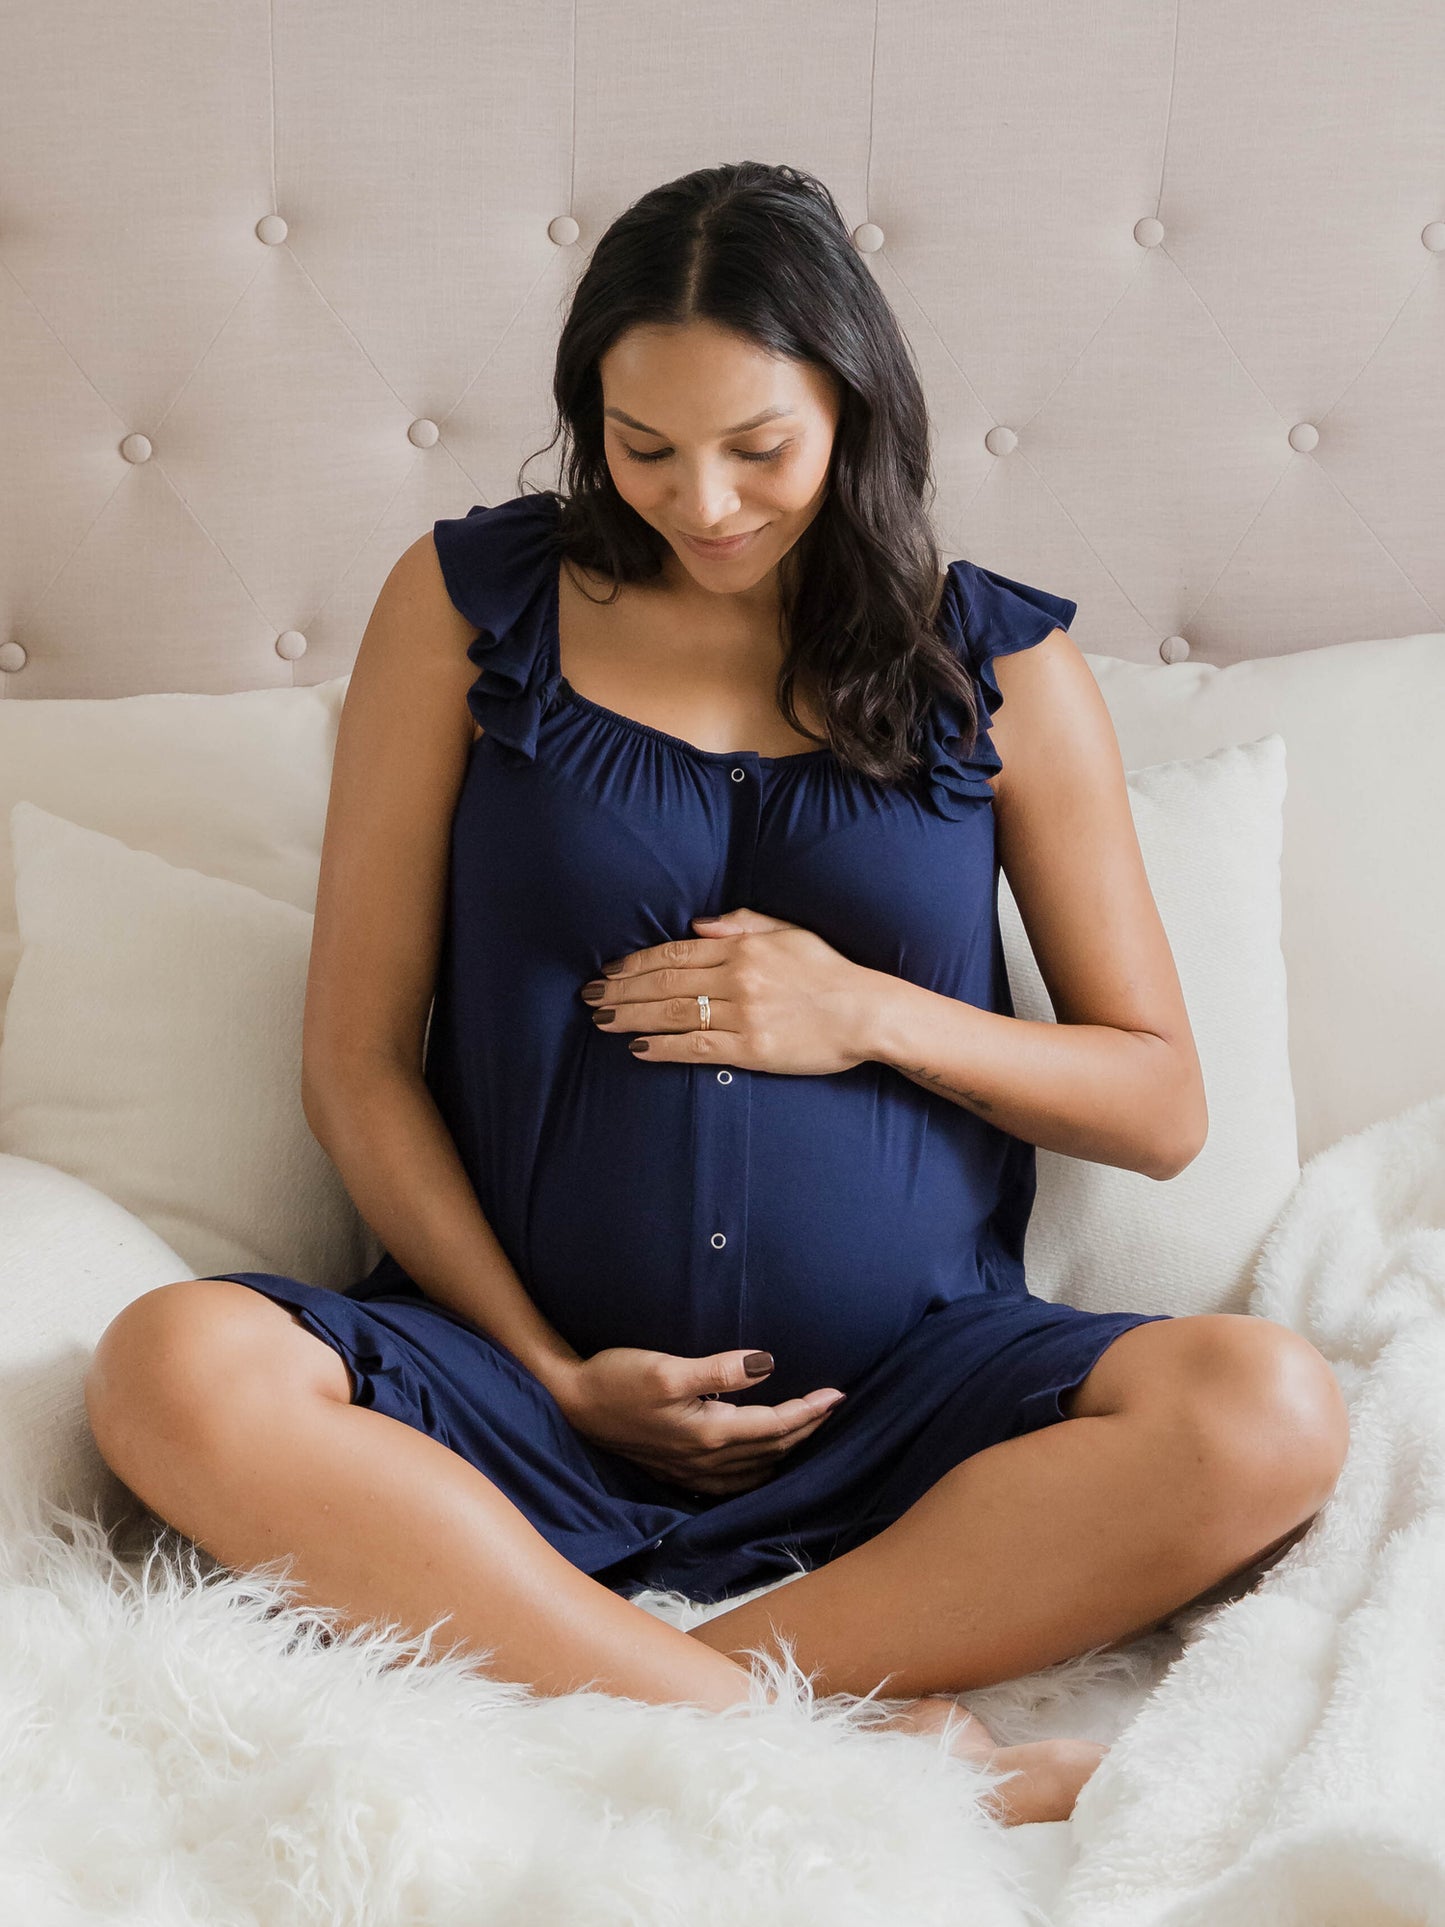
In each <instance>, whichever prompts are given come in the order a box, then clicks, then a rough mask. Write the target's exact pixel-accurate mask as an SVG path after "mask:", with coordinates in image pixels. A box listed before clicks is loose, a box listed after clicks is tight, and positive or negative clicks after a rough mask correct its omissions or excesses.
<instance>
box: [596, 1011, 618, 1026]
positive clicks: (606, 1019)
mask: <svg viewBox="0 0 1445 1927" xmlns="http://www.w3.org/2000/svg"><path fill="white" fill-rule="evenodd" d="M616 1015H617V1012H616V1011H615V1010H594V1011H593V1013H592V1021H593V1023H594V1024H610V1023H611V1022H612V1019H613V1018H614V1017H615V1016H616Z"/></svg>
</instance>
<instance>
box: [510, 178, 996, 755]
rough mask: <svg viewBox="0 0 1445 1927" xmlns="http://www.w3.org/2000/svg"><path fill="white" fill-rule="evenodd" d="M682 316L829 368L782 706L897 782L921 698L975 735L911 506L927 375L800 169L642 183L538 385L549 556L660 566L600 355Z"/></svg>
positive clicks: (919, 478) (793, 560)
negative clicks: (622, 476)
mask: <svg viewBox="0 0 1445 1927" xmlns="http://www.w3.org/2000/svg"><path fill="white" fill-rule="evenodd" d="M692 320H708V321H711V322H715V323H718V324H721V325H722V326H724V327H726V328H729V329H731V330H733V331H734V332H735V333H736V334H738V335H740V336H743V337H745V338H746V339H747V340H748V341H750V342H753V343H755V344H756V345H757V346H758V347H759V348H761V349H763V350H764V351H765V352H767V353H769V354H774V355H782V356H787V357H789V358H791V359H793V360H796V361H801V362H811V363H813V364H814V365H816V366H818V367H820V368H824V369H827V370H828V371H829V372H830V373H831V374H832V376H833V377H834V379H835V381H836V383H837V385H838V389H839V391H840V394H841V409H840V412H839V417H838V426H837V433H836V437H835V441H834V446H833V452H832V458H831V462H830V465H829V474H828V484H827V490H826V493H825V496H824V500H823V503H822V506H821V508H820V509H819V511H818V513H817V515H816V516H815V517H814V519H813V521H812V522H811V523H810V525H809V526H808V528H807V529H806V530H805V531H804V532H803V535H802V536H801V537H800V539H799V540H798V542H797V543H795V544H794V546H793V549H792V550H790V551H789V554H788V556H787V557H785V558H784V565H785V566H784V567H783V569H782V571H781V576H780V580H781V584H782V611H783V640H784V648H785V654H784V658H783V661H782V665H781V667H780V669H779V672H778V681H777V692H776V693H777V702H778V708H779V710H780V711H781V713H782V714H783V716H784V717H785V718H786V720H787V722H788V724H789V726H790V727H791V728H793V729H794V730H796V731H797V732H798V733H799V734H800V735H804V736H808V737H810V738H811V739H812V740H813V741H814V742H817V741H818V740H819V739H818V737H817V736H816V735H815V734H814V732H813V731H812V730H810V729H807V728H805V727H804V725H803V723H802V721H801V719H800V718H799V716H798V714H797V711H796V709H795V707H794V702H793V691H794V687H795V684H796V683H797V680H798V678H799V675H800V674H801V675H802V677H803V681H804V686H805V687H806V688H808V689H811V690H815V691H816V692H817V696H818V703H819V710H820V714H821V717H822V719H823V722H824V725H825V727H826V730H827V744H828V745H830V746H831V747H832V749H833V752H834V754H835V755H836V756H837V757H838V758H839V760H840V761H841V762H843V763H846V764H848V765H849V766H851V767H852V768H854V769H856V770H857V771H859V772H860V773H861V774H863V775H865V776H869V777H872V778H874V779H875V780H877V781H881V782H888V783H893V782H898V781H899V780H901V779H903V778H906V777H908V776H911V775H912V774H914V773H915V772H916V771H917V770H918V768H919V767H920V763H921V758H920V756H919V755H918V753H917V730H918V728H919V726H920V724H921V722H922V719H923V717H924V715H925V714H926V713H927V709H928V705H929V703H930V700H931V697H932V693H933V691H934V690H936V689H938V688H946V689H948V690H950V691H952V692H953V694H954V695H955V696H956V698H957V699H958V701H959V703H960V704H961V706H962V708H963V711H964V715H965V717H966V718H968V719H969V730H970V732H971V731H972V729H973V727H974V726H975V725H976V723H977V719H978V703H977V699H976V696H975V691H974V683H973V679H972V677H971V676H970V675H969V673H968V671H967V669H966V668H965V667H964V666H963V665H962V664H961V663H960V662H959V660H958V657H957V656H956V655H955V653H954V650H953V648H951V647H950V645H949V643H948V642H947V641H946V640H945V638H944V637H943V635H942V633H941V631H940V629H939V627H938V623H937V617H938V608H939V601H940V592H941V590H942V586H943V563H942V560H941V557H940V554H939V550H938V544H937V542H936V541H935V539H934V535H933V531H932V527H931V525H930V523H929V520H928V516H927V514H926V512H925V494H927V495H929V496H930V497H931V495H932V492H933V486H932V477H931V472H930V465H929V462H930V458H929V425H928V415H927V410H926V408H925V405H924V398H923V389H922V385H921V383H920V381H919V379H918V375H917V373H916V371H915V368H914V364H913V360H912V355H911V351H910V348H909V345H908V343H907V341H906V339H905V338H904V335H903V332H902V330H901V329H900V327H899V325H898V322H897V320H896V318H895V316H894V314H893V310H892V309H891V307H890V306H889V305H888V302H887V301H886V300H885V299H884V297H883V294H882V292H881V290H880V289H879V287H878V285H877V283H876V282H875V281H874V279H873V276H872V274H871V273H870V272H869V270H868V269H867V268H866V267H865V266H864V264H863V262H862V260H861V259H860V258H859V255H858V252H857V250H856V249H855V247H854V246H853V242H852V240H851V238H850V236H849V233H848V229H847V227H846V225H845V224H844V221H843V217H842V215H841V213H840V212H839V209H838V205H837V203H836V202H835V201H834V199H833V196H832V194H831V193H830V192H829V190H828V189H827V188H826V187H825V186H824V185H823V183H822V182H821V181H819V180H817V179H816V178H815V177H814V176H812V175H810V174H807V173H804V172H803V171H801V170H800V169H798V168H794V167H788V166H782V165H779V166H770V165H768V164H766V163H764V162H762V161H738V162H735V163H732V164H730V165H727V166H722V167H704V168H699V169H697V170H696V172H694V173H691V174H685V175H683V176H682V177H681V178H680V179H678V180H675V181H669V182H667V183H666V184H665V185H664V186H661V187H656V188H654V189H653V190H652V191H651V192H650V193H648V194H644V195H643V196H642V198H641V199H640V200H638V201H635V202H634V203H633V205H632V206H631V207H629V208H628V209H627V210H626V211H625V212H624V213H623V214H620V215H619V216H618V217H617V219H616V220H615V221H614V222H613V223H612V225H611V226H610V227H609V228H608V229H607V231H606V232H605V233H604V234H603V236H602V237H601V239H600V240H599V241H598V243H597V245H596V247H595V248H594V249H593V251H592V255H591V258H590V260H589V261H588V264H587V267H586V269H585V271H584V272H583V274H582V276H581V278H580V280H579V281H578V283H577V286H576V289H575V290H574V292H573V295H572V299H571V302H570V304H569V308H568V313H567V316H566V319H565V321H564V324H563V327H562V332H561V338H560V340H559V342H558V347H557V361H556V368H555V373H554V376H553V384H552V393H553V400H554V402H555V404H556V409H557V423H556V427H555V428H554V431H553V434H552V438H551V441H549V442H548V443H547V444H546V446H547V447H548V448H550V447H551V446H552V445H553V444H554V443H555V442H556V441H557V440H558V438H559V436H561V437H563V446H564V459H563V467H562V471H561V478H560V479H561V484H562V485H561V487H560V488H559V489H558V490H557V491H556V492H557V494H558V497H559V512H558V524H557V528H558V538H559V544H560V547H561V551H562V554H563V555H564V556H567V557H569V558H570V559H571V560H573V561H574V562H576V563H578V564H580V565H581V566H582V567H583V568H586V569H589V570H593V571H596V572H599V573H601V574H602V575H604V576H607V577H609V578H610V579H611V580H612V581H613V582H614V583H616V584H618V585H620V584H621V583H623V582H642V581H647V580H649V579H652V578H654V577H656V576H658V575H660V574H661V573H662V571H663V564H664V560H665V557H666V554H667V545H666V542H665V541H664V539H663V537H662V536H660V535H659V534H658V533H657V531H656V530H655V529H654V528H652V527H651V526H650V524H648V523H647V522H645V521H643V519H642V517H641V516H640V515H638V514H637V512H636V511H635V510H634V509H633V508H631V507H630V506H629V505H628V503H626V502H625V501H624V500H623V499H622V497H621V496H620V495H619V494H618V492H617V489H616V487H615V486H614V484H613V481H612V476H611V472H610V470H609V468H608V464H607V456H606V452H605V447H604V442H603V418H602V408H603V396H602V380H601V375H600V373H599V370H598V363H599V361H600V360H601V357H602V356H603V355H604V354H605V353H606V352H607V350H608V349H609V348H610V347H611V345H612V344H613V342H615V341H616V340H617V339H618V338H619V337H620V336H621V335H622V334H624V333H625V332H626V331H627V330H628V329H629V328H632V327H636V326H638V325H641V324H646V325H652V326H663V327H667V326H680V325H682V324H684V323H686V322H689V321H692ZM544 452H545V450H538V451H537V453H538V454H541V453H544ZM534 459H535V456H528V457H527V462H530V461H532V460H534ZM527 462H524V463H523V465H522V466H523V468H524V469H525V467H526V465H527ZM519 486H520V481H519ZM788 565H791V566H788ZM616 594H617V590H616V589H614V592H613V596H612V597H611V598H610V599H611V600H615V599H616ZM969 746H971V744H970V745H969Z"/></svg>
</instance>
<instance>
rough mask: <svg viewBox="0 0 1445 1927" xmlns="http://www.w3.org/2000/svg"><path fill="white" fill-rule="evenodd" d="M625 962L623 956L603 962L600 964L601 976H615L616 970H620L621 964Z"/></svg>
mask: <svg viewBox="0 0 1445 1927" xmlns="http://www.w3.org/2000/svg"><path fill="white" fill-rule="evenodd" d="M626 962H627V959H626V958H625V957H614V958H613V959H612V961H611V963H605V964H603V966H602V974H603V976H604V977H615V976H616V975H617V973H618V971H619V970H621V968H622V966H623V964H625V963H626Z"/></svg>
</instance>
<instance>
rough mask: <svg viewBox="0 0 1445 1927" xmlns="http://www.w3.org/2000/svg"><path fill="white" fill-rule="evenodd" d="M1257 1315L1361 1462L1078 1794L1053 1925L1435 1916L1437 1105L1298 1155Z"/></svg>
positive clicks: (1442, 1803) (1239, 1926)
mask: <svg viewBox="0 0 1445 1927" xmlns="http://www.w3.org/2000/svg"><path fill="white" fill-rule="evenodd" d="M1250 1309H1251V1310H1252V1311H1254V1312H1257V1313H1259V1314H1261V1315H1262V1316H1264V1317H1267V1318H1274V1319H1277V1320H1278V1321H1279V1322H1280V1323H1281V1324H1284V1325H1291V1326H1293V1327H1294V1328H1295V1329H1296V1330H1298V1331H1302V1332H1304V1333H1305V1334H1306V1336H1307V1337H1308V1338H1309V1339H1310V1340H1311V1341H1312V1342H1313V1343H1314V1344H1316V1345H1317V1346H1318V1347H1319V1349H1320V1350H1321V1351H1322V1352H1323V1353H1324V1355H1325V1357H1326V1358H1328V1359H1329V1361H1330V1363H1331V1364H1332V1365H1333V1366H1334V1368H1335V1371H1336V1374H1337V1376H1338V1377H1339V1380H1340V1383H1341V1386H1342V1387H1343V1389H1344V1391H1345V1394H1346V1397H1347V1399H1348V1402H1349V1407H1350V1420H1351V1442H1350V1451H1349V1456H1348V1458H1347V1460H1346V1463H1345V1468H1344V1471H1343V1473H1342V1474H1341V1477H1340V1482H1339V1485H1338V1486H1337V1487H1336V1489H1335V1492H1334V1495H1333V1497H1332V1498H1331V1499H1330V1502H1329V1504H1328V1505H1327V1506H1326V1507H1325V1509H1324V1511H1323V1512H1322V1513H1321V1515H1320V1517H1319V1518H1318V1519H1317V1520H1316V1522H1315V1524H1314V1526H1313V1527H1312V1528H1311V1530H1310V1531H1309V1532H1308V1533H1307V1534H1306V1535H1305V1537H1304V1538H1303V1539H1302V1540H1301V1541H1300V1542H1299V1544H1298V1545H1297V1546H1295V1547H1293V1548H1292V1549H1291V1550H1290V1552H1289V1553H1287V1554H1286V1556H1285V1557H1284V1558H1283V1559H1282V1560H1281V1561H1280V1562H1279V1563H1278V1565H1276V1566H1274V1567H1273V1568H1272V1569H1270V1570H1269V1571H1267V1572H1266V1573H1265V1574H1264V1576H1263V1578H1262V1579H1261V1580H1260V1581H1259V1582H1258V1584H1257V1585H1256V1586H1255V1587H1254V1589H1253V1590H1252V1591H1251V1592H1250V1593H1248V1594H1247V1595H1246V1596H1245V1597H1243V1598H1239V1599H1235V1600H1233V1601H1232V1602H1231V1603H1230V1604H1229V1605H1228V1606H1226V1607H1224V1608H1223V1609H1222V1610H1219V1611H1216V1612H1214V1613H1212V1614H1209V1615H1206V1616H1204V1617H1203V1618H1202V1619H1201V1620H1200V1622H1199V1623H1198V1625H1197V1626H1196V1627H1195V1629H1194V1637H1193V1638H1192V1639H1191V1640H1190V1642H1189V1644H1188V1646H1187V1648H1186V1650H1185V1652H1184V1654H1183V1657H1182V1658H1181V1659H1180V1660H1179V1662H1178V1664H1177V1665H1176V1666H1175V1667H1174V1668H1173V1669H1172V1670H1171V1671H1170V1673H1169V1674H1168V1676H1167V1677H1166V1678H1165V1679H1164V1680H1163V1682H1162V1683H1161V1684H1160V1685H1159V1686H1158V1688H1157V1689H1156V1690H1155V1691H1154V1693H1153V1694H1152V1695H1151V1696H1150V1697H1149V1699H1148V1700H1147V1701H1146V1703H1145V1704H1144V1706H1143V1707H1142V1709H1141V1710H1140V1712H1139V1714H1138V1716H1137V1717H1136V1718H1135V1719H1134V1720H1133V1721H1132V1722H1131V1724H1130V1725H1129V1727H1128V1728H1127V1730H1126V1731H1125V1732H1124V1734H1123V1736H1122V1737H1121V1739H1120V1740H1119V1742H1118V1743H1117V1744H1116V1745H1115V1746H1114V1748H1113V1750H1112V1751H1111V1752H1110V1753H1109V1755H1108V1756H1107V1757H1106V1759H1105V1761H1104V1763H1103V1765H1102V1766H1101V1767H1100V1768H1099V1770H1098V1772H1096V1773H1095V1774H1094V1776H1093V1778H1092V1779H1091V1780H1090V1781H1089V1783H1088V1784H1087V1785H1086V1786H1085V1788H1084V1791H1083V1794H1082V1795H1081V1797H1080V1800H1079V1804H1078V1806H1077V1808H1076V1809H1075V1813H1074V1820H1073V1830H1074V1834H1075V1838H1076V1841H1077V1849H1078V1850H1077V1857H1076V1859H1075V1862H1074V1864H1073V1867H1072V1868H1071V1870H1070V1872H1069V1875H1068V1878H1067V1879H1066V1881H1065V1883H1064V1886H1063V1890H1062V1892H1061V1893H1060V1894H1059V1895H1058V1897H1057V1898H1056V1900H1055V1903H1054V1911H1055V1919H1056V1921H1057V1923H1058V1927H1220V1923H1227V1924H1228V1927H1325V1924H1326V1923H1328V1927H1386V1923H1401V1927H1403V1923H1405V1922H1411V1923H1414V1922H1420V1923H1425V1922H1439V1921H1445V1097H1442V1098H1434V1099H1430V1100H1428V1101H1427V1102H1425V1103H1423V1104H1419V1105H1416V1106H1414V1107H1413V1108H1412V1109H1410V1110H1408V1111H1405V1112H1402V1113H1401V1114H1400V1115H1399V1116H1397V1117H1393V1118H1388V1119H1386V1120H1384V1121H1382V1122H1381V1123H1379V1124H1375V1125H1372V1126H1371V1127H1370V1128H1369V1129H1368V1130H1365V1131H1361V1132H1358V1133H1357V1134H1356V1135H1354V1136H1353V1137H1348V1138H1345V1139H1343V1140H1342V1141H1341V1142H1340V1143H1338V1144H1336V1145H1334V1146H1332V1147H1331V1148H1330V1149H1328V1150H1326V1151H1322V1152H1320V1153H1318V1154H1317V1155H1316V1156H1315V1157H1314V1158H1312V1159H1311V1160H1310V1161H1309V1163H1308V1164H1307V1165H1306V1166H1305V1169H1304V1172H1303V1174H1302V1175H1301V1179H1300V1183H1299V1186H1298V1189H1297V1190H1296V1191H1295V1193H1294V1195H1293V1197H1292V1198H1291V1200H1290V1202H1289V1204H1288V1205H1287V1206H1286V1208H1285V1210H1284V1211H1283V1212H1282V1213H1281V1215H1280V1218H1279V1221H1278V1222H1277V1224H1276V1225H1275V1226H1274V1228H1273V1230H1272V1231H1271V1232H1270V1235H1269V1237H1268V1239H1267V1240H1266V1242H1265V1245H1264V1247H1263V1249H1262V1252H1261V1255H1260V1260H1259V1263H1258V1265H1257V1267H1256V1271H1255V1280H1254V1290H1253V1296H1252V1298H1251V1301H1250Z"/></svg>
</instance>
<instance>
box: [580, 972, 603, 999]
mask: <svg viewBox="0 0 1445 1927" xmlns="http://www.w3.org/2000/svg"><path fill="white" fill-rule="evenodd" d="M606 991H607V986H606V984H604V983H603V981H602V979H601V978H600V977H594V978H593V979H592V982H591V983H590V984H583V986H582V995H583V996H584V997H585V998H586V1000H587V1002H588V1003H589V1004H595V1003H596V1002H597V999H598V998H599V997H601V996H604V995H605V994H606Z"/></svg>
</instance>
